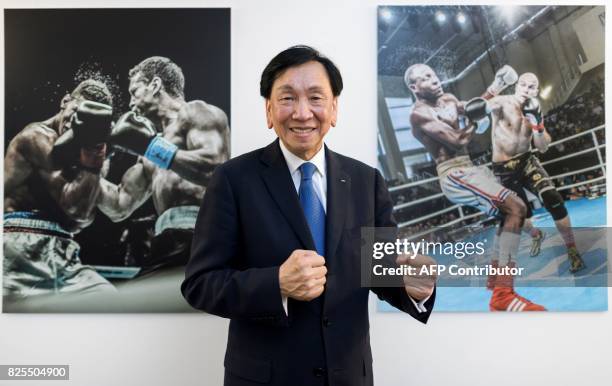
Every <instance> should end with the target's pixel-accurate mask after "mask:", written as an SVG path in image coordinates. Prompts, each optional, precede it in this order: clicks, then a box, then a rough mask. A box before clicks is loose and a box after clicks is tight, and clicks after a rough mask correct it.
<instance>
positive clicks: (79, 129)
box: [51, 101, 113, 173]
mask: <svg viewBox="0 0 612 386" xmlns="http://www.w3.org/2000/svg"><path fill="white" fill-rule="evenodd" d="M112 115H113V109H112V107H111V106H109V105H106V104H104V103H98V102H92V101H83V102H81V103H80V104H79V105H78V106H77V109H76V111H75V112H74V113H73V114H72V116H71V117H70V121H69V122H68V124H67V125H66V127H67V128H68V130H66V131H65V132H64V133H62V135H60V136H59V137H58V139H57V140H56V141H55V143H54V145H53V149H52V150H51V164H52V168H53V169H65V168H67V167H73V166H79V167H80V168H83V169H86V170H89V171H91V172H93V173H99V172H100V169H101V168H102V164H103V163H104V159H105V158H106V144H105V142H106V140H107V139H108V135H109V134H110V131H111V121H112Z"/></svg>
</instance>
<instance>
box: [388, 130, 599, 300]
mask: <svg viewBox="0 0 612 386" xmlns="http://www.w3.org/2000/svg"><path fill="white" fill-rule="evenodd" d="M604 129H605V125H601V126H596V127H593V128H591V129H589V130H585V131H583V132H581V133H577V134H574V135H571V136H568V137H565V138H562V139H559V140H557V141H554V142H551V144H550V145H549V147H550V148H552V147H553V146H558V145H561V144H566V143H567V142H570V141H576V140H580V139H582V140H583V141H590V143H588V147H586V148H584V149H582V150H578V151H575V152H573V153H571V154H562V155H560V156H558V157H556V158H553V159H549V160H546V161H543V162H541V164H542V165H543V166H544V167H545V168H547V169H549V167H547V166H549V165H553V164H555V163H558V162H561V161H567V160H570V161H572V159H575V158H576V157H580V156H585V155H586V156H591V157H592V156H593V155H595V157H593V158H594V159H595V160H596V162H595V163H594V164H593V165H592V166H588V167H580V168H578V169H575V170H570V171H567V172H563V173H559V174H555V175H551V176H550V178H551V179H552V180H558V179H563V178H565V177H572V176H574V175H580V174H582V173H589V172H596V171H601V172H602V175H601V176H599V177H596V176H594V178H592V179H589V180H584V181H576V182H575V183H571V184H566V185H559V184H558V183H555V185H556V186H557V190H558V191H567V190H571V189H572V188H579V187H581V186H585V185H589V188H590V189H591V191H596V192H598V195H597V196H598V197H584V198H579V199H576V200H567V201H566V207H567V210H568V213H569V215H570V218H571V221H572V226H573V228H575V232H576V234H577V241H578V238H581V239H582V240H583V241H582V243H581V244H578V247H579V250H581V253H583V252H584V253H583V258H584V259H585V263H586V266H587V268H586V269H585V270H584V271H583V272H580V273H579V274H578V275H575V276H572V275H571V274H570V273H569V272H563V273H562V274H560V275H559V276H560V277H562V278H564V280H567V279H568V278H570V279H572V280H574V279H575V280H574V284H573V285H574V286H573V287H559V286H554V285H552V286H547V285H546V284H545V285H543V286H541V287H537V286H536V287H533V286H531V287H520V285H518V286H517V290H518V291H519V292H520V293H521V295H523V296H525V297H527V298H528V299H530V300H532V301H534V302H536V303H538V304H543V305H545V306H546V308H547V309H548V310H549V311H602V310H607V308H608V303H607V295H608V289H607V285H606V284H603V285H599V284H593V281H592V280H593V279H592V277H593V276H592V275H602V274H603V275H605V274H606V272H607V270H608V268H607V266H608V265H607V264H608V261H607V249H606V247H605V246H603V247H602V244H605V243H606V237H605V225H606V191H605V184H606V163H605V153H604V152H605V147H606V144H605V143H604V142H603V141H601V140H600V139H599V138H598V137H597V134H598V133H599V134H600V135H601V133H603V130H604ZM586 145H587V143H584V142H583V143H582V146H586ZM561 153H562V151H561ZM483 166H486V167H490V166H491V162H489V163H486V164H483ZM570 166H571V165H570ZM549 170H550V169H549ZM427 184H430V185H436V188H437V189H438V191H439V182H438V177H437V176H436V177H430V178H426V179H423V180H420V181H414V182H410V183H406V184H402V185H399V186H394V187H392V188H390V189H389V191H390V192H393V193H401V192H402V191H404V190H406V189H411V188H415V187H419V186H426V185H427ZM432 200H445V198H444V194H443V193H438V192H432V194H429V195H426V196H425V197H420V198H418V199H415V200H412V201H410V202H405V203H400V204H397V205H395V206H394V212H397V211H400V210H405V209H406V208H417V207H418V205H419V204H423V203H427V202H430V201H432ZM444 213H453V214H455V215H456V218H455V219H453V220H451V221H447V222H443V223H442V222H441V223H440V224H438V225H436V226H431V227H428V228H427V229H423V230H419V231H418V232H411V233H410V232H406V231H407V230H408V229H409V227H411V226H413V225H416V224H418V223H420V222H425V221H428V220H430V219H433V218H436V217H438V216H440V215H442V214H444ZM470 220H472V223H471V224H468V225H466V226H465V227H464V228H470V229H472V230H471V231H469V232H468V231H466V232H463V233H459V234H458V236H459V237H458V238H455V239H454V241H477V240H480V241H483V240H484V241H487V240H488V242H491V241H492V240H493V237H494V236H493V235H494V233H495V226H493V225H494V224H495V220H494V218H491V217H487V216H486V215H485V214H484V213H482V212H476V213H466V211H465V210H464V208H462V206H461V205H456V204H451V205H450V206H448V207H447V208H443V209H440V210H437V211H435V212H432V213H428V214H424V215H420V216H418V217H417V218H413V219H410V220H407V221H403V222H400V223H399V228H400V234H402V229H403V230H404V232H403V233H404V234H403V235H402V238H404V237H405V238H406V239H408V240H420V239H422V238H424V239H425V240H427V236H429V235H430V234H431V233H433V232H438V231H440V230H442V231H443V232H444V233H445V235H446V236H447V235H449V234H450V233H451V232H454V231H456V230H457V229H458V228H459V227H453V225H456V224H461V222H462V221H470ZM532 221H533V223H534V225H535V226H537V227H550V228H549V229H551V230H552V231H551V232H549V233H551V235H550V236H547V238H546V239H545V240H544V243H543V244H542V252H541V253H540V255H538V256H537V257H528V255H529V252H528V251H529V248H530V244H531V240H530V237H529V236H528V235H526V234H523V235H522V237H521V246H520V250H519V257H518V259H519V262H520V266H524V267H526V269H527V270H528V271H529V272H532V273H535V274H536V275H537V274H539V273H540V272H546V271H547V269H548V270H550V267H551V266H552V265H554V264H556V266H557V267H558V268H559V269H560V270H565V271H566V270H567V269H566V268H567V267H566V266H567V264H568V263H567V256H566V254H565V248H564V245H563V241H562V239H561V238H560V236H559V235H553V234H552V233H554V229H555V228H554V227H555V225H554V221H553V219H552V217H551V216H550V214H549V213H548V212H547V211H546V210H545V209H544V208H539V209H536V210H534V216H533V218H532ZM487 225H490V226H487ZM579 227H590V228H588V229H587V228H582V229H581V228H579ZM594 227H601V232H599V231H596V232H594V231H593V228H594ZM462 229H463V228H462ZM581 232H583V233H582V235H581V234H580V233H581ZM588 232H591V233H588ZM585 235H586V236H585ZM588 237H591V241H585V240H588ZM451 241H452V240H451ZM488 245H491V244H488ZM433 257H434V258H436V260H437V261H438V263H440V264H445V265H446V264H454V263H457V261H456V260H455V259H454V258H452V257H443V256H435V255H434V256H433ZM459 263H460V264H465V265H466V266H468V265H469V264H471V263H473V262H472V261H461V262H459ZM597 283H599V282H597ZM490 297H491V292H490V291H488V290H487V289H486V288H484V286H483V285H482V283H480V284H472V285H470V284H466V285H462V286H454V287H445V286H444V282H442V283H440V286H439V288H438V296H437V298H436V306H435V309H436V311H443V312H444V311H453V312H456V311H461V312H466V311H467V312H481V311H487V312H488V302H489V299H490ZM378 304H379V305H378V308H379V310H380V311H383V312H392V311H393V309H392V308H391V307H389V306H387V305H385V304H384V302H379V303H378Z"/></svg>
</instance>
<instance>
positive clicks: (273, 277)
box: [181, 166, 289, 327]
mask: <svg viewBox="0 0 612 386" xmlns="http://www.w3.org/2000/svg"><path fill="white" fill-rule="evenodd" d="M226 173H227V172H226V171H225V170H224V168H223V166H220V167H218V168H217V169H216V170H215V172H214V173H213V176H212V178H211V180H210V183H209V185H208V187H207V189H206V194H205V195H204V201H203V203H202V207H201V208H200V212H199V214H198V220H197V222H196V226H195V230H194V236H193V242H192V245H191V258H190V259H189V263H188V264H187V267H186V269H185V280H184V281H183V283H182V285H181V292H182V294H183V296H184V297H185V299H186V300H187V302H188V303H189V304H190V305H191V306H192V307H194V308H196V309H199V310H202V311H205V312H208V313H210V314H213V315H218V316H221V317H224V318H231V319H235V320H243V321H249V322H257V323H263V324H267V325H272V326H279V327H280V326H287V325H288V324H289V319H288V317H287V314H286V313H285V310H284V309H283V306H282V297H281V289H280V280H279V267H278V266H270V267H248V266H246V267H245V261H244V259H243V257H242V256H241V253H242V250H241V248H242V247H241V243H242V241H241V239H242V238H243V236H242V235H241V233H242V232H246V231H248V229H242V228H241V225H240V223H241V220H240V216H241V213H240V211H239V209H238V206H237V201H238V198H237V197H236V195H235V189H234V188H233V187H232V185H231V183H230V179H229V177H228V176H227V174H226ZM245 209H248V208H245ZM245 212H247V211H246V210H245ZM242 215H244V216H248V213H244V214H242Z"/></svg>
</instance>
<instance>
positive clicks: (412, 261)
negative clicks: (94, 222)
mask: <svg viewBox="0 0 612 386" xmlns="http://www.w3.org/2000/svg"><path fill="white" fill-rule="evenodd" d="M395 261H396V263H397V264H399V265H409V266H412V267H414V268H415V272H416V273H415V274H414V275H404V287H405V288H406V293H408V295H409V296H410V297H412V298H413V299H415V300H417V301H421V300H423V299H425V298H426V297H428V296H431V294H433V291H434V287H435V284H436V278H437V275H436V274H435V273H434V274H431V275H425V274H423V275H420V274H419V272H420V271H421V267H423V266H429V267H428V268H429V269H428V271H429V272H432V269H431V266H435V265H436V264H437V263H436V261H435V260H434V259H432V258H431V257H429V256H425V255H416V256H415V258H410V257H408V256H407V255H399V256H398V257H397V259H396V260H395ZM434 272H437V270H434Z"/></svg>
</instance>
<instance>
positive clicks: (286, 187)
mask: <svg viewBox="0 0 612 386" xmlns="http://www.w3.org/2000/svg"><path fill="white" fill-rule="evenodd" d="M261 161H262V162H263V163H264V164H266V165H267V167H266V168H264V169H263V171H262V178H263V180H264V183H265V184H266V187H267V188H268V191H269V192H270V195H271V196H272V198H273V199H274V201H275V202H276V204H277V205H278V207H279V208H280V211H281V212H282V213H283V216H284V217H285V219H286V220H287V222H288V223H289V224H290V225H291V228H293V230H294V231H295V233H296V235H297V236H298V238H299V239H300V241H301V242H302V244H303V245H304V248H305V249H309V250H316V248H315V245H314V241H313V240H312V235H311V234H310V228H308V223H307V222H306V218H305V217H304V211H303V210H302V206H301V205H300V201H299V198H298V195H297V192H296V191H295V185H294V184H293V180H292V179H291V174H289V167H288V166H287V162H286V161H285V157H283V153H282V152H281V150H280V146H279V144H278V139H277V140H276V141H274V142H273V143H271V144H270V145H268V146H267V147H266V148H265V149H264V151H263V154H262V156H261Z"/></svg>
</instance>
